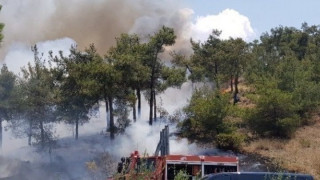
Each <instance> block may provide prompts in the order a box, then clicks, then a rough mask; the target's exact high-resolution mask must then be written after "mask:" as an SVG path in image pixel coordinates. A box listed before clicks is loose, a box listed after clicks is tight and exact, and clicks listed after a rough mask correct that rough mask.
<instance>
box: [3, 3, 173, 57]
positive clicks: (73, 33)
mask: <svg viewBox="0 0 320 180" xmlns="http://www.w3.org/2000/svg"><path fill="white" fill-rule="evenodd" d="M0 3H1V4H2V6H3V8H2V11H1V14H0V21H1V22H3V23H5V24H6V26H5V29H4V31H3V33H4V36H5V38H4V40H3V48H2V49H1V50H2V56H3V53H4V52H6V51H7V50H8V48H9V47H10V46H11V45H12V44H13V43H17V42H24V43H28V44H35V43H37V42H40V41H46V40H55V39H59V38H64V37H69V38H71V39H73V40H75V41H76V42H77V45H78V46H79V47H80V48H84V47H87V46H89V44H91V43H94V44H95V45H96V47H97V48H98V51H99V52H101V53H106V51H107V50H108V48H109V47H110V46H111V45H113V44H114V42H115V37H117V36H119V35H120V33H127V32H129V31H130V30H131V29H132V27H133V26H134V25H135V24H137V23H138V24H139V22H141V21H139V20H141V19H143V18H147V17H162V16H165V14H172V13H170V12H176V10H174V9H172V8H169V7H174V8H178V3H173V2H170V4H171V5H170V6H166V4H167V3H168V1H166V0H163V1H160V2H153V1H147V0H137V1H131V0H90V1H89V0H68V1H65V0H46V1H43V0H2V1H0ZM172 4H177V5H172ZM165 20H167V19H165ZM136 21H138V22H136ZM158 23H162V22H158ZM139 25H141V26H143V27H144V28H145V27H148V28H145V29H150V30H154V29H153V28H152V27H154V26H153V25H151V24H139ZM151 26H152V27H151ZM156 26H158V24H157V25H156ZM135 27H136V26H135ZM149 27H150V28H149ZM135 32H136V31H135ZM136 33H140V32H136Z"/></svg>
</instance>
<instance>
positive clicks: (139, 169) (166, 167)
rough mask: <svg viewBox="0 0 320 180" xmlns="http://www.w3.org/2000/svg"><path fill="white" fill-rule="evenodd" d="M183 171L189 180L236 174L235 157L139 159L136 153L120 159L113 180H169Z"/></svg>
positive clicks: (152, 157) (190, 156) (188, 156)
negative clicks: (215, 174) (230, 173)
mask: <svg viewBox="0 0 320 180" xmlns="http://www.w3.org/2000/svg"><path fill="white" fill-rule="evenodd" d="M180 171H183V173H184V174H186V175H187V176H188V177H189V179H190V180H192V179H195V178H196V177H203V176H205V175H208V174H212V173H220V172H238V171H239V161H238V158H237V157H225V156H195V155H165V156H150V157H141V156H140V155H139V153H138V151H135V152H134V153H132V154H131V156H130V157H129V158H122V160H121V162H120V163H119V164H118V174H117V175H116V176H115V177H114V179H138V177H139V178H140V179H141V177H142V179H154V180H171V179H174V177H175V176H176V175H177V174H178V173H179V172H180Z"/></svg>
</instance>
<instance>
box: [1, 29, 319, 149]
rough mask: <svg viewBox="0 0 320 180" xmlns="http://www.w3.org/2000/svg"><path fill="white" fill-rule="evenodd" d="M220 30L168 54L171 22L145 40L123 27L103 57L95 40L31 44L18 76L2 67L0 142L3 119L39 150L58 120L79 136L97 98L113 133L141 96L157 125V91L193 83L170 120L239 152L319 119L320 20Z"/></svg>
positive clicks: (188, 133) (130, 118)
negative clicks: (41, 47)
mask: <svg viewBox="0 0 320 180" xmlns="http://www.w3.org/2000/svg"><path fill="white" fill-rule="evenodd" d="M0 28H1V29H2V28H3V25H1V26H0ZM220 34H221V32H220V31H218V30H213V31H212V34H211V35H210V36H209V37H208V39H207V40H206V41H205V42H196V41H194V40H192V39H191V45H192V50H193V53H192V55H191V56H185V55H184V54H180V53H179V52H170V55H171V56H170V57H171V59H170V60H169V59H165V58H164V57H167V56H162V55H163V53H164V52H165V51H166V50H165V47H166V46H171V45H174V43H175V39H176V35H175V33H174V29H172V28H170V27H165V26H163V27H162V28H160V30H159V31H158V32H155V33H154V34H152V35H150V36H149V38H148V39H147V40H141V39H140V37H139V36H138V35H136V34H121V35H120V36H119V37H116V44H115V45H114V46H113V47H111V48H110V49H109V50H107V53H106V54H105V55H101V54H99V53H98V52H97V51H96V48H95V46H94V44H91V45H88V48H86V49H85V50H84V51H81V50H79V49H77V47H71V48H70V52H69V53H68V55H64V53H63V52H60V54H59V55H53V52H49V56H48V57H44V56H43V54H41V53H39V51H38V48H37V46H36V45H35V46H33V47H32V51H33V53H34V62H33V63H29V64H28V65H27V66H26V67H22V69H21V74H20V75H17V74H14V73H13V72H11V71H10V70H9V69H8V68H7V66H6V65H5V64H4V65H3V66H2V68H1V72H0V146H1V144H2V142H1V141H2V121H7V122H8V123H9V125H10V126H9V128H12V129H13V130H14V132H16V133H17V134H19V135H21V136H24V137H28V142H29V145H34V144H37V145H39V147H41V148H45V147H51V145H52V144H53V143H54V141H55V137H54V133H53V132H52V129H51V126H52V123H56V122H65V123H67V124H72V125H74V127H75V131H76V134H75V138H76V139H78V136H79V132H78V129H79V126H80V125H82V124H83V123H86V122H88V121H89V120H90V114H91V113H94V109H95V108H96V107H97V106H98V105H99V102H104V103H105V104H106V106H105V107H106V109H105V111H106V113H107V117H106V118H107V122H108V126H107V129H106V132H109V133H110V138H111V139H114V138H115V136H116V135H117V134H120V133H123V132H125V129H126V127H128V126H130V124H132V123H135V122H136V121H137V120H138V119H139V116H140V114H141V101H142V100H141V99H142V98H143V96H144V97H145V98H146V99H147V101H148V105H149V109H148V112H149V125H150V126H152V125H153V124H154V122H156V121H157V120H158V119H159V117H158V116H159V114H160V112H159V111H160V110H162V109H161V107H159V102H158V101H157V100H159V99H157V97H158V96H159V95H160V94H161V93H163V92H164V91H165V90H166V89H168V88H169V87H175V88H179V87H181V85H182V84H183V83H184V82H186V81H191V82H193V83H201V84H202V86H200V87H199V88H196V89H195V90H194V93H193V95H192V97H191V98H190V101H189V104H188V105H187V106H186V107H184V108H183V109H182V111H181V112H180V113H179V115H172V116H170V117H167V118H168V119H170V120H171V122H174V123H177V127H178V134H179V135H180V136H181V137H187V138H188V139H189V140H190V141H195V142H199V143H201V142H212V144H215V145H217V146H218V147H220V148H224V149H232V150H235V151H237V150H241V146H242V144H243V143H244V142H245V141H248V140H250V138H252V137H273V138H283V139H288V138H291V137H292V135H293V134H294V132H295V131H296V130H297V129H299V128H300V127H302V126H305V125H310V124H312V123H313V121H312V118H311V117H312V116H313V115H314V114H315V112H317V110H318V108H319V102H320V95H319V93H318V89H319V88H320V28H319V26H315V25H313V26H309V25H308V24H307V23H303V24H302V27H301V29H297V28H293V27H283V26H279V27H275V28H273V29H271V30H270V32H266V33H263V34H262V35H261V37H260V39H259V40H255V41H253V42H245V41H244V40H242V39H240V38H229V39H221V38H220V37H219V36H220ZM1 38H2V36H1ZM166 53H168V52H166ZM240 86H242V88H240ZM244 89H246V90H245V91H244ZM244 101H245V102H246V103H247V104H246V105H245V103H243V102H244ZM164 106H165V105H164ZM249 134H250V135H249Z"/></svg>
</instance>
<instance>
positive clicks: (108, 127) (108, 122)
mask: <svg viewBox="0 0 320 180" xmlns="http://www.w3.org/2000/svg"><path fill="white" fill-rule="evenodd" d="M104 102H105V103H106V121H107V127H106V132H109V131H110V112H109V103H108V98H107V97H105V98H104Z"/></svg>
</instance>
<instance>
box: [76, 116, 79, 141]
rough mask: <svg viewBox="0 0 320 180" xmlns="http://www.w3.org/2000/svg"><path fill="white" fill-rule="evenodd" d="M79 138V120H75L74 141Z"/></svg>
mask: <svg viewBox="0 0 320 180" xmlns="http://www.w3.org/2000/svg"><path fill="white" fill-rule="evenodd" d="M78 137H79V119H78V118H77V119H76V137H75V138H76V140H78Z"/></svg>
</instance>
